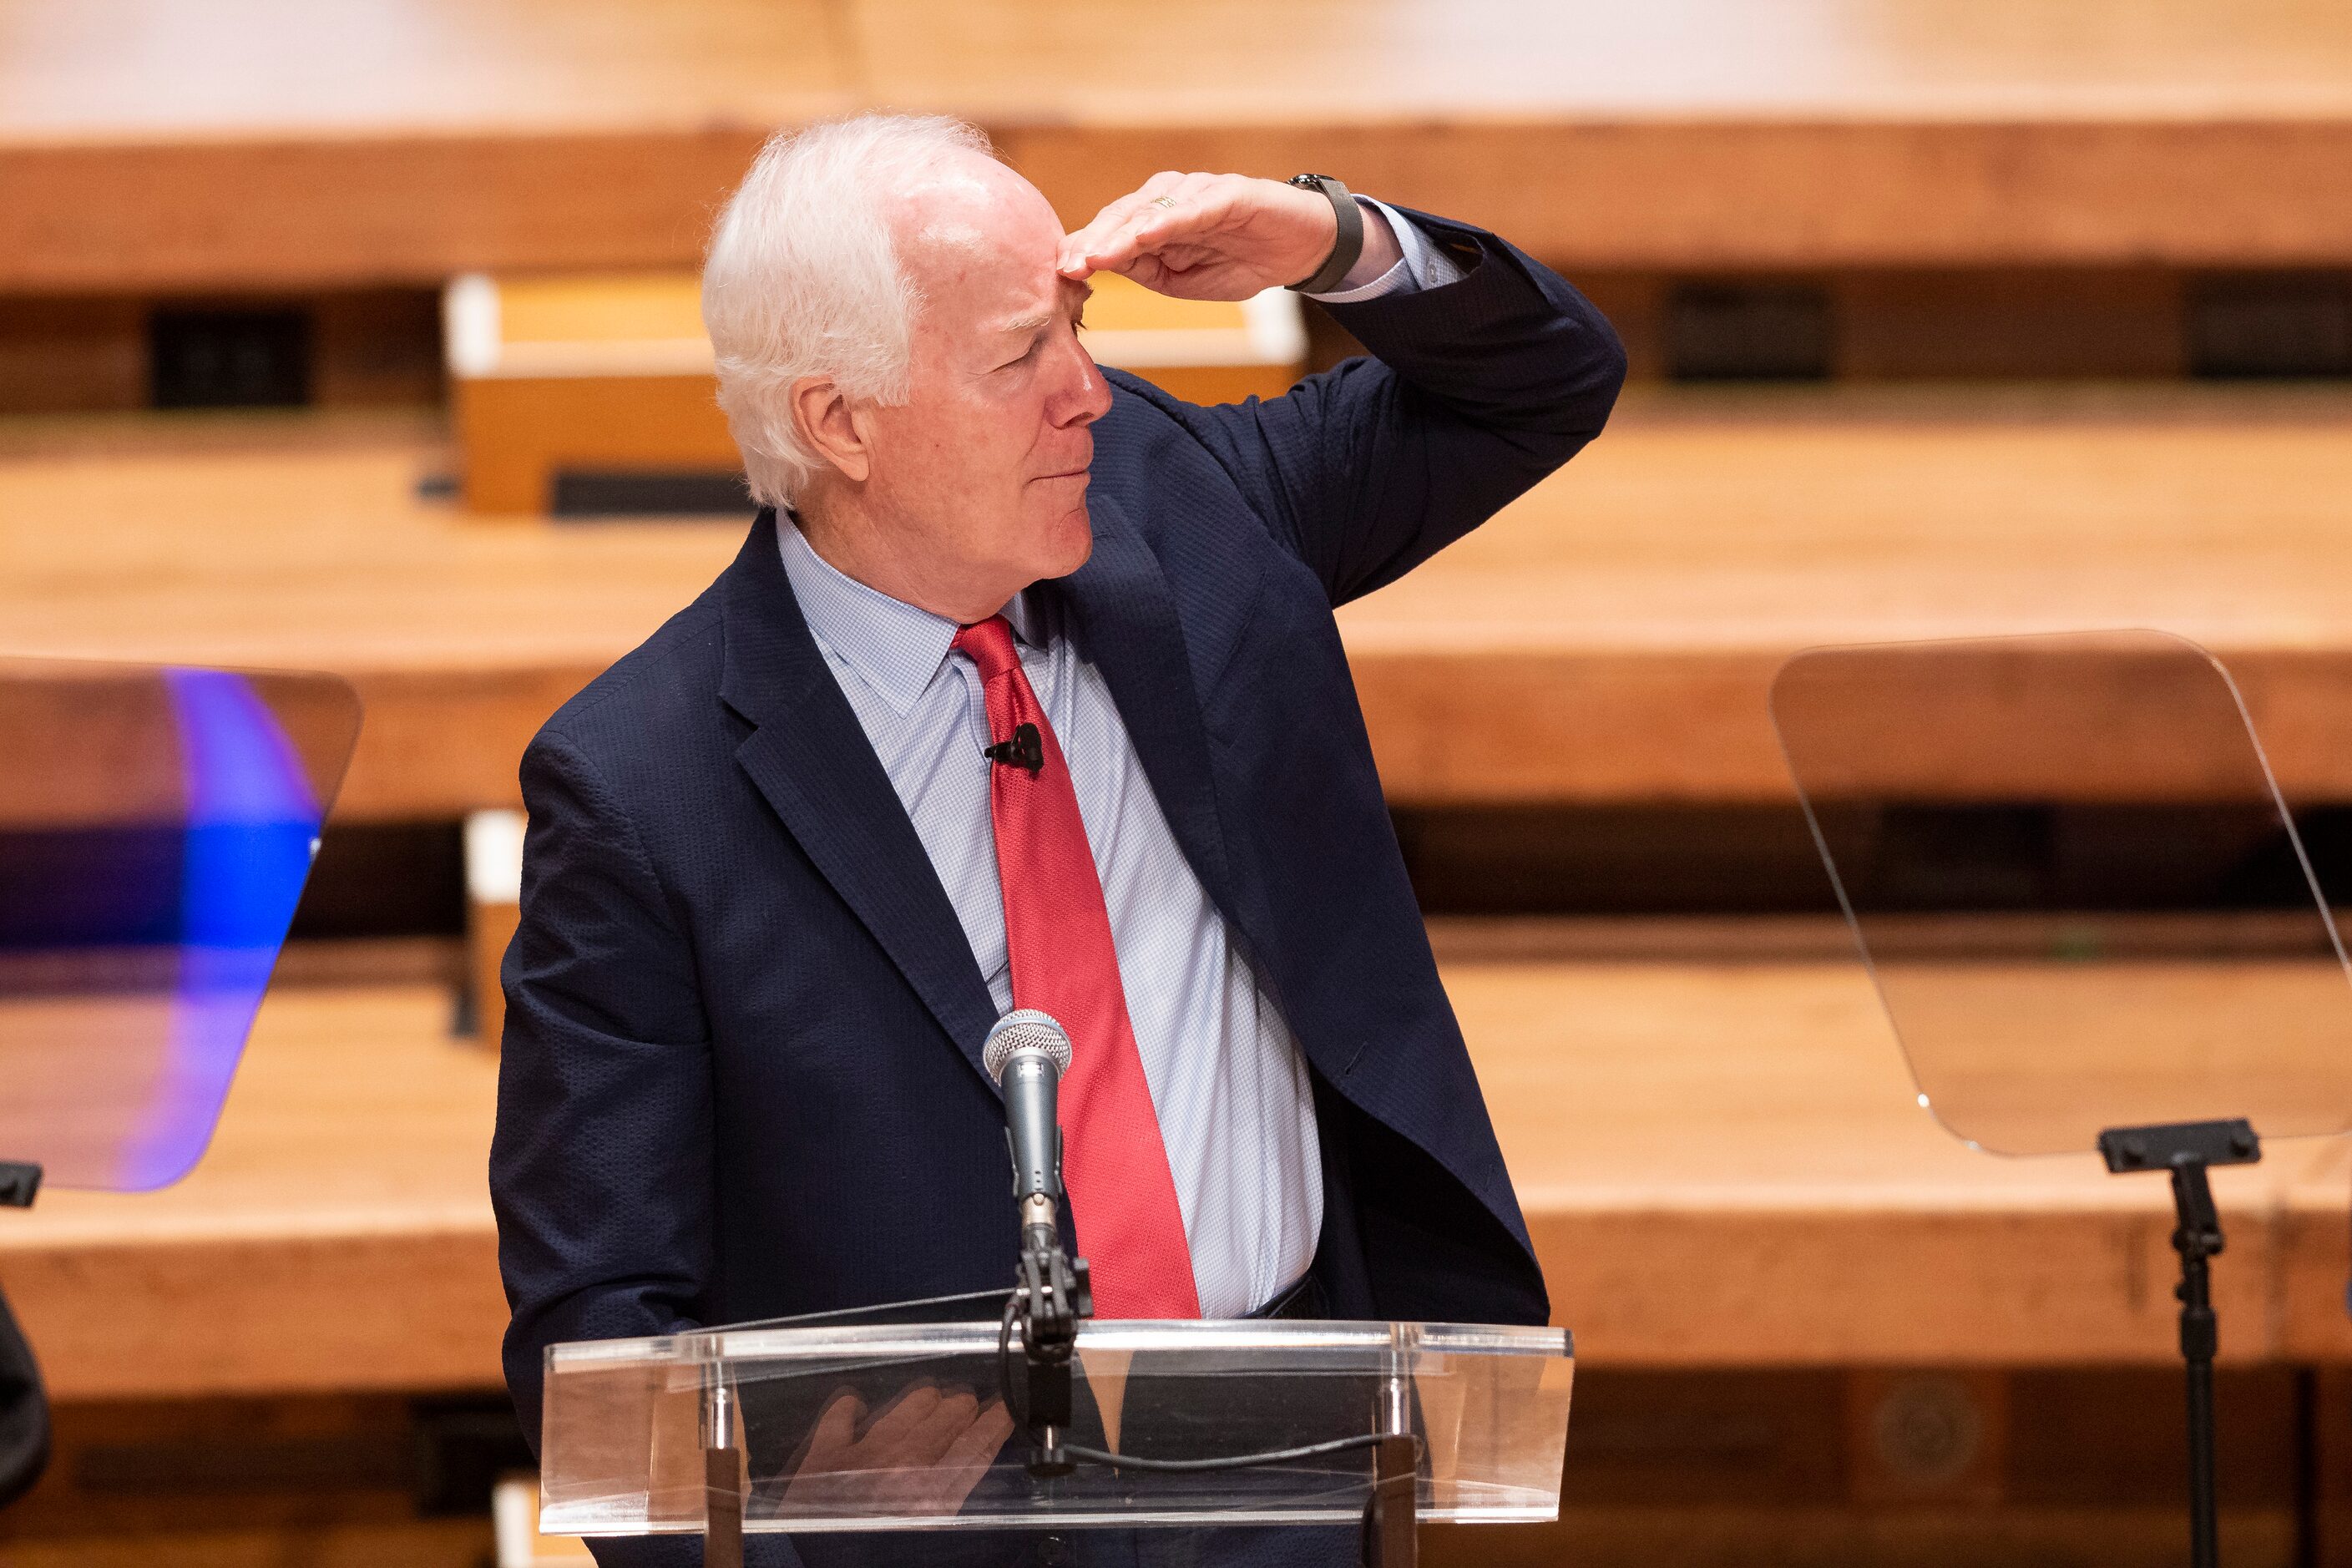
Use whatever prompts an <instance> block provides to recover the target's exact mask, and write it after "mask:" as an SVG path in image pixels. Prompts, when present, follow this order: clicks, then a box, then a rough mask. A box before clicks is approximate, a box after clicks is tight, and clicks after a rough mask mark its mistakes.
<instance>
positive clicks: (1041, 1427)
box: [997, 1226, 1095, 1479]
mask: <svg viewBox="0 0 2352 1568" xmlns="http://www.w3.org/2000/svg"><path fill="white" fill-rule="evenodd" d="M1094 1315H1095V1301H1094V1291H1093V1289H1092V1287H1091V1286H1090V1285H1089V1284H1088V1282H1087V1260H1086V1259H1085V1258H1076V1259H1075V1260H1074V1259H1072V1258H1071V1257H1070V1255H1069V1254H1068V1253H1066V1252H1065V1251H1064V1250H1063V1249H1062V1244H1061V1242H1060V1240H1059V1239H1058V1238H1057V1237H1055V1236H1054V1234H1053V1232H1052V1231H1050V1230H1047V1229H1045V1227H1043V1226H1030V1227H1028V1230H1027V1234H1025V1235H1024V1237H1023V1241H1022V1247H1021V1263H1020V1268H1019V1273H1018V1275H1017V1277H1016V1279H1015V1282H1014V1284H1013V1293H1012V1295H1011V1296H1010V1297H1009V1298H1008V1299H1007V1300H1006V1301H1005V1304H1004V1323H1003V1332H1002V1333H1001V1334H1000V1336H999V1337H998V1341H997V1352H998V1355H997V1363H998V1372H999V1374H1000V1375H1001V1377H1002V1378H1003V1384H1004V1397H1005V1404H1006V1405H1008V1406H1009V1407H1010V1408H1011V1410H1012V1412H1013V1419H1014V1420H1015V1421H1016V1422H1018V1423H1019V1424H1020V1425H1021V1426H1022V1427H1023V1428H1024V1429H1025V1430H1026V1431H1027V1432H1028V1434H1029V1442H1030V1449H1031V1454H1030V1459H1029V1465H1028V1468H1029V1473H1030V1474H1031V1475H1032V1476H1034V1477H1037V1478H1038V1479H1050V1478H1053V1477H1055V1476H1066V1475H1068V1474H1069V1473H1070V1471H1071V1469H1072V1468H1074V1467H1073V1465H1072V1462H1071V1460H1070V1458H1069V1457H1068V1456H1067V1455H1066V1454H1065V1453H1064V1452H1063V1450H1062V1444H1063V1438H1064V1436H1065V1435H1066V1433H1067V1432H1068V1431H1069V1426H1070V1417H1071V1380H1070V1358H1071V1353H1072V1352H1074V1351H1075V1350H1076V1348H1077V1342H1078V1324H1079V1323H1080V1322H1082V1321H1085V1320H1086V1319H1088V1318H1091V1317H1093V1316H1094ZM1016 1326H1017V1328H1018V1329H1019V1331H1020V1335H1021V1355H1020V1359H1019V1360H1018V1362H1017V1363H1016V1362H1015V1360H1014V1358H1013V1353H1012V1336H1013V1331H1014V1329H1015V1328H1016Z"/></svg>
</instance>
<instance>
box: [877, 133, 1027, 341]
mask: <svg viewBox="0 0 2352 1568" xmlns="http://www.w3.org/2000/svg"><path fill="white" fill-rule="evenodd" d="M894 205H895V211H894V213H893V215H892V216H893V220H894V221H893V228H894V230H895V232H896V237H897V240H898V247H899V252H900V259H901V261H902V263H903V264H904V265H905V266H906V268H907V269H908V272H909V274H911V275H912V277H913V279H914V280H915V282H916V284H917V286H918V287H919V288H920V289H921V290H922V292H923V295H924V298H925V300H926V301H927V303H928V304H929V306H930V307H931V308H932V309H934V310H943V311H944V310H955V311H957V312H959V313H961V314H966V315H970V316H973V317H978V316H981V315H984V314H990V315H993V314H1005V315H1010V314H1017V313H1019V312H1021V311H1023V310H1030V311H1034V310H1036V309H1038V308H1039V307H1040V306H1044V307H1046V308H1052V307H1053V306H1055V304H1056V302H1057V301H1058V300H1061V299H1062V298H1063V297H1064V292H1065V291H1064V289H1063V286H1062V285H1063V283H1064V279H1062V278H1061V276H1060V274H1059V272H1058V270H1057V269H1056V262H1057V261H1058V260H1059V257H1060V249H1061V241H1062V226H1061V223H1060V220H1059V219H1057V218H1056V217H1055V216H1054V209H1053V207H1052V206H1051V205H1049V204H1048V203H1047V202H1046V200H1045V196H1044V195H1041V194H1040V193H1039V192H1038V190H1037V188H1036V187H1035V186H1034V185H1032V184H1030V183H1029V182H1028V181H1026V180H1024V179H1023V178H1022V177H1021V176H1020V175H1019V174H1014V173H1013V171H1012V170H1010V169H1008V168H1006V167H1005V166H1004V165H1003V164H1002V163H997V162H996V161H995V160H993V159H991V158H983V157H981V156H980V155H979V154H976V153H971V154H959V155H958V156H957V157H955V158H953V159H949V160H942V162H941V163H940V165H938V166H937V167H936V168H934V169H932V170H930V171H928V172H927V173H926V174H924V175H922V176H921V177H919V178H918V179H917V180H915V181H913V182H911V183H910V184H908V187H907V188H906V189H905V190H904V191H902V192H901V193H900V194H899V195H898V198H897V200H896V203H895V204H894Z"/></svg>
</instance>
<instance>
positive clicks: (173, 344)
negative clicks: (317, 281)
mask: <svg viewBox="0 0 2352 1568" xmlns="http://www.w3.org/2000/svg"><path fill="white" fill-rule="evenodd" d="M147 366H148V381H147V384H148V392H149V401H150V402H151V403H152V405H154V406H155V407H157V408H299V407H300V406H301V405H304V404H307V403H309V402H310V380H311V377H310V313H309V312H308V311H306V310H178V309H173V310H157V311H155V312H154V313H153V314H152V315H151V316H149V317H148V319H147Z"/></svg>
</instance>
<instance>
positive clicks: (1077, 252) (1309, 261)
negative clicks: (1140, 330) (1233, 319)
mask: <svg viewBox="0 0 2352 1568" xmlns="http://www.w3.org/2000/svg"><path fill="white" fill-rule="evenodd" d="M1338 238H1339V222H1338V220H1337V219H1336V218H1335V217H1334V216H1333V214H1332V212H1331V203H1330V201H1329V199H1328V197H1326V196H1325V195H1323V194H1322V193H1321V192H1319V191H1311V190H1307V189H1304V188H1302V187H1300V186H1297V185H1287V184H1283V183H1282V182H1281V181H1279V180H1257V179H1252V178H1250V177H1249V176H1248V175H1245V174H1172V173H1169V174H1154V175H1152V176H1151V178H1150V179H1149V180H1146V181H1145V182H1144V183H1143V184H1142V186H1141V188H1140V189H1138V190H1135V191H1132V192H1130V193H1129V194H1128V195H1123V196H1121V197H1119V198H1118V200H1117V201H1115V202H1113V203H1111V204H1110V205H1108V206H1107V207H1105V208H1103V210H1102V211H1100V212H1099V213H1097V214H1096V215H1095V217H1094V221H1093V222H1092V223H1089V224H1087V226H1085V227H1083V228H1080V229H1077V230H1075V231H1073V232H1072V233H1071V234H1070V235H1069V236H1068V237H1066V238H1065V239H1064V240H1063V241H1062V254H1061V262H1060V267H1061V272H1062V275H1063V276H1064V277H1066V278H1084V277H1086V276H1087V274H1088V273H1091V272H1116V273H1118V274H1119V275H1120V276H1122V277H1126V278H1131V279H1134V280H1135V281H1136V282H1138V283H1140V284H1142V285H1143V286H1144V287H1145V288H1147V289H1156V290H1158V291H1159V292H1160V293H1162V294H1172V295H1175V296H1176V297H1177V298H1179V299H1182V300H1246V299H1248V298H1249V297H1250V296H1251V295H1253V294H1255V293H1257V292H1258V291H1259V290H1260V289H1272V288H1277V287H1281V286H1284V285H1287V284H1291V283H1297V282H1298V281H1300V280H1301V279H1307V278H1311V277H1313V276H1314V275H1315V273H1316V271H1317V270H1318V268H1321V267H1322V265H1323V263H1324V261H1325V260H1326V259H1327V258H1328V257H1329V256H1330V254H1331V247H1332V246H1333V245H1334V244H1335V243H1336V242H1337V241H1338ZM1397 255H1398V251H1397V241H1396V236H1395V235H1394V234H1392V233H1391V232H1390V230H1389V226H1388V222H1387V220H1386V219H1384V218H1382V217H1381V216H1380V214H1379V213H1378V212H1377V211H1368V212H1367V213H1366V214H1365V215H1364V252H1363V256H1362V258H1360V260H1359V261H1358V262H1357V263H1356V266H1355V268H1354V269H1353V270H1352V271H1350V272H1349V276H1348V279H1347V280H1346V284H1345V285H1344V286H1348V287H1353V286H1355V285H1357V284H1360V283H1362V282H1365V281H1369V280H1370V279H1375V278H1378V277H1379V276H1381V274H1382V273H1384V272H1386V271H1387V270H1388V269H1389V268H1391V267H1392V266H1394V265H1395V263H1396V259H1397Z"/></svg>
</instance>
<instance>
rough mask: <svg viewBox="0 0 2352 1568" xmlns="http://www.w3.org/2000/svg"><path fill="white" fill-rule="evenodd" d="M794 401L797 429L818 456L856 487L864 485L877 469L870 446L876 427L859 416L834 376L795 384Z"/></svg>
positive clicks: (810, 379)
mask: <svg viewBox="0 0 2352 1568" xmlns="http://www.w3.org/2000/svg"><path fill="white" fill-rule="evenodd" d="M787 396H788V398H789V399H790V406H791V408H792V416H793V427H794V428H796V429H797V430H799V431H800V433H801V439H802V440H803V441H806V442H807V443H808V444H809V445H810V446H811V447H814V448H815V449H816V452H817V455H818V456H819V457H821V458H824V460H825V461H826V462H828V463H831V464H832V465H833V466H834V467H835V468H837V469H839V470H840V471H841V475H842V477H843V478H844V479H848V480H849V481H850V482H851V483H853V484H863V483H865V482H866V474H867V472H868V471H869V470H870V469H871V468H872V466H873V458H874V453H873V447H871V445H870V444H869V442H870V438H871V436H872V427H871V426H869V425H868V424H867V423H866V421H865V420H864V419H862V418H860V417H859V416H858V411H857V410H856V408H855V407H853V406H852V405H851V404H850V401H849V399H848V398H847V397H846V396H845V395H843V393H842V390H841V388H839V387H838V386H835V384H833V378H832V377H830V376H822V375H812V376H803V378H801V379H800V380H798V381H796V382H794V383H793V386H792V391H791V392H790V393H789V394H787Z"/></svg>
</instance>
